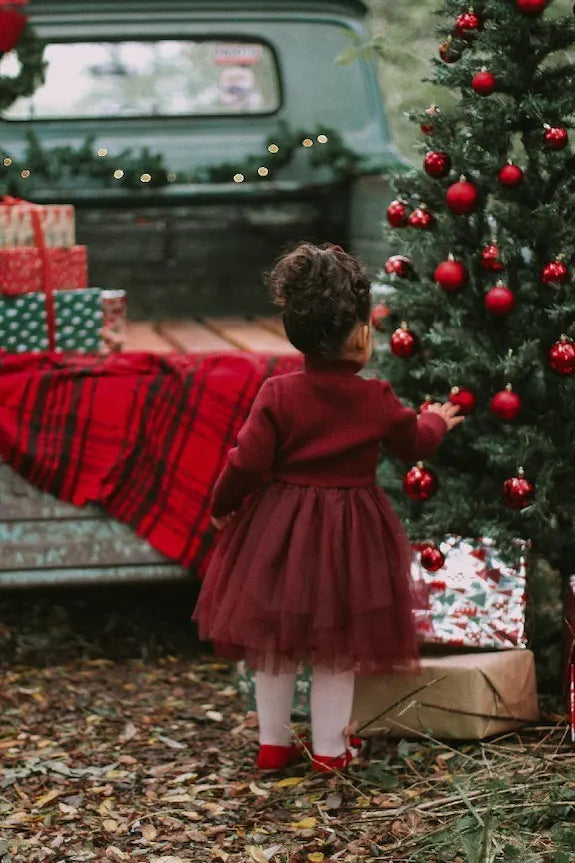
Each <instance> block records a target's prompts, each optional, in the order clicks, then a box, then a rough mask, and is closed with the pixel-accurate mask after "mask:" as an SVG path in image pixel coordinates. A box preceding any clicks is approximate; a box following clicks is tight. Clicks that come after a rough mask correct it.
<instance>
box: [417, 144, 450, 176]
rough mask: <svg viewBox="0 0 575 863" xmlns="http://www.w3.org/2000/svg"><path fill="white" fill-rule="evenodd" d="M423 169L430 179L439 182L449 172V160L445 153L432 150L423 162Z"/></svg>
mask: <svg viewBox="0 0 575 863" xmlns="http://www.w3.org/2000/svg"><path fill="white" fill-rule="evenodd" d="M423 169H424V171H425V173H426V174H428V175H429V176H430V177H434V178H435V179H436V180H440V179H441V178H442V177H447V175H448V174H449V172H450V171H451V159H450V158H449V156H448V155H447V153H441V152H439V151H436V150H432V151H431V152H430V153H428V154H427V155H426V157H425V159H424V160H423Z"/></svg>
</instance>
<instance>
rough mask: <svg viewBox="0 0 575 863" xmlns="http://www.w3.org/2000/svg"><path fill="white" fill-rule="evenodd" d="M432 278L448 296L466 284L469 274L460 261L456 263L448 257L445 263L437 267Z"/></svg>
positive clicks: (450, 256) (451, 256)
mask: <svg viewBox="0 0 575 863" xmlns="http://www.w3.org/2000/svg"><path fill="white" fill-rule="evenodd" d="M433 278H434V279H435V281H436V282H437V284H438V285H439V287H440V288H443V290H444V291H447V293H448V294H456V293H458V292H459V291H461V290H462V289H463V288H464V287H465V285H466V284H467V281H468V279H469V274H468V272H467V268H466V267H465V265H464V264H462V263H461V261H456V260H455V258H454V257H453V255H449V257H448V259H447V260H446V261H442V262H441V263H440V264H438V265H437V267H436V268H435V272H434V273H433Z"/></svg>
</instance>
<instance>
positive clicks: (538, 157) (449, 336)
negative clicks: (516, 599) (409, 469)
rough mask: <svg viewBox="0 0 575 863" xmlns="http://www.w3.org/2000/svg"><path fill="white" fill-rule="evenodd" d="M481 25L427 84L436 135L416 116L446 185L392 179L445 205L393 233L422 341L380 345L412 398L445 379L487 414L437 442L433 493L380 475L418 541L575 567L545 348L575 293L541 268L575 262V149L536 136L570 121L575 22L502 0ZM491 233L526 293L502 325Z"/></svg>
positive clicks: (568, 418) (564, 436)
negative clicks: (497, 550)
mask: <svg viewBox="0 0 575 863" xmlns="http://www.w3.org/2000/svg"><path fill="white" fill-rule="evenodd" d="M474 8H475V10H476V11H477V12H478V13H479V14H480V15H481V16H482V18H483V20H484V28H483V30H482V32H481V33H479V34H478V35H477V36H476V37H475V38H473V39H470V40H469V41H466V42H462V41H459V42H458V41H455V43H454V47H455V48H456V49H457V50H458V51H460V52H461V57H460V59H459V60H458V62H455V63H450V64H445V63H442V62H441V61H440V60H439V59H436V58H433V60H432V65H433V68H434V75H433V81H434V83H435V85H437V86H439V87H441V88H444V89H445V90H446V91H449V92H450V93H451V94H452V101H451V103H450V104H448V105H447V107H444V103H443V100H442V113H441V116H440V118H439V119H436V118H434V131H433V133H432V134H431V135H429V136H424V135H423V134H421V133H420V132H419V128H418V127H419V124H420V123H421V122H422V120H424V119H427V120H429V118H428V117H427V115H426V114H425V111H424V108H425V107H426V106H423V107H422V109H421V111H416V112H413V113H412V115H411V118H412V120H413V122H414V124H416V126H417V128H418V133H417V134H418V137H419V146H418V149H419V153H420V155H419V159H420V160H421V159H422V157H423V154H424V153H425V152H426V151H428V150H441V151H445V152H447V153H448V154H449V155H450V157H451V160H452V164H453V169H452V171H451V173H450V174H449V176H448V177H447V178H445V179H442V180H438V179H433V178H431V177H428V176H427V175H426V174H425V173H423V172H422V171H421V170H419V169H418V170H412V171H410V172H408V173H404V174H403V175H401V176H399V177H397V179H396V183H395V188H396V191H397V193H398V194H400V195H402V196H403V197H404V198H405V199H406V200H407V201H408V203H409V206H410V207H416V206H418V205H419V204H420V202H425V203H426V204H427V205H428V207H429V208H430V210H431V211H432V212H433V213H434V214H435V215H436V218H437V223H436V227H435V229H434V230H433V231H429V232H426V231H418V230H416V229H412V228H407V229H402V230H397V229H389V231H388V235H387V237H386V239H387V241H388V243H389V244H390V246H391V248H392V249H393V251H394V253H401V254H407V255H408V256H409V257H410V258H411V259H412V260H413V262H414V266H415V269H416V272H417V274H418V278H417V280H416V281H409V282H407V281H404V282H401V281H400V280H398V281H396V282H395V283H394V287H395V288H396V290H395V291H394V293H393V295H392V296H391V297H390V299H389V303H388V304H389V306H390V309H391V316H390V318H389V329H390V330H392V329H394V328H395V327H396V326H398V325H399V323H400V322H401V321H407V322H408V325H409V327H410V329H412V330H413V331H414V332H415V333H416V334H417V337H418V340H419V350H418V352H417V353H416V355H415V356H414V357H413V358H412V359H409V360H405V359H397V358H395V357H392V356H390V355H389V354H387V353H384V352H382V353H381V354H380V356H379V361H380V368H381V372H382V374H383V375H384V376H386V377H388V378H389V379H390V380H391V382H392V384H393V385H394V387H395V389H396V390H397V391H398V392H399V394H400V395H401V396H402V397H403V398H404V399H406V400H407V401H409V402H410V403H411V404H412V405H413V406H414V407H415V406H418V405H419V404H420V403H421V402H422V401H423V400H424V398H425V396H426V395H427V394H431V395H432V397H434V398H436V399H438V400H441V401H444V400H445V399H446V398H447V396H448V394H449V391H450V389H451V387H452V386H455V385H457V386H460V387H466V388H469V389H471V390H472V391H473V392H474V393H475V394H476V396H477V399H478V408H477V410H476V412H475V413H474V414H473V415H472V416H471V417H469V418H468V419H467V420H466V421H465V423H464V425H463V427H461V428H460V429H458V430H457V431H456V432H453V433H452V434H451V435H450V437H449V440H448V442H446V443H445V444H443V446H442V447H441V449H440V451H439V453H438V455H437V456H436V457H435V458H434V459H433V461H432V465H433V467H434V469H435V470H436V472H437V473H438V475H439V478H440V484H441V488H440V491H439V493H438V494H437V495H436V497H435V498H434V499H433V500H431V501H429V502H427V503H425V504H423V505H419V504H414V503H411V502H408V501H407V500H406V499H405V497H404V495H403V494H402V493H401V479H402V475H403V473H404V471H405V468H404V467H400V469H399V470H397V469H396V467H395V466H393V465H390V464H387V463H384V464H382V466H381V478H382V480H383V482H384V485H385V486H386V488H389V489H390V491H391V492H392V494H393V495H394V498H395V500H396V503H397V505H398V506H399V508H400V509H401V511H402V514H403V516H404V517H405V519H406V521H407V524H408V527H409V530H410V533H411V534H412V536H413V537H414V538H421V537H436V538H437V537H440V536H442V535H443V534H445V533H448V532H455V533H461V534H463V535H471V536H481V535H483V536H486V535H487V536H491V537H492V538H494V539H495V540H497V541H499V543H500V544H501V545H502V546H503V549H504V551H505V550H506V551H507V552H508V555H509V556H511V555H512V552H513V538H514V537H516V536H521V537H524V538H527V539H531V540H532V541H533V544H534V548H535V550H536V551H537V552H539V553H541V554H543V556H544V557H545V558H546V559H547V560H549V561H551V562H552V563H553V565H554V566H556V567H558V568H559V569H562V570H563V571H564V572H569V571H570V569H571V568H572V567H573V561H574V560H575V535H574V531H573V527H574V524H575V506H574V501H573V491H574V490H575V471H574V469H573V463H572V459H571V453H570V450H571V445H572V441H573V438H574V435H575V419H574V415H573V407H572V406H573V401H574V396H575V380H574V378H575V376H573V377H567V378H561V377H557V376H556V375H554V374H553V373H552V372H551V371H550V369H549V364H548V356H547V354H548V350H549V347H550V346H551V344H552V343H553V342H554V341H556V340H557V339H558V338H559V336H560V335H561V333H563V332H566V333H571V334H572V335H573V336H575V294H574V293H573V290H572V288H570V287H569V286H567V287H563V288H561V287H552V286H549V285H543V284H542V283H541V280H540V271H541V268H542V267H543V265H544V264H545V263H547V262H549V261H551V260H553V259H554V258H555V257H556V255H558V254H559V253H562V254H563V255H565V257H566V259H567V261H572V260H573V258H574V257H575V235H574V234H573V231H572V228H571V225H572V219H573V216H574V215H575V196H574V192H575V181H574V178H573V167H574V164H575V163H574V160H573V157H572V156H571V154H570V151H569V148H567V149H566V150H561V151H556V150H552V149H550V148H548V147H546V146H545V144H544V143H543V124H544V123H549V124H550V125H552V126H566V127H569V126H572V125H573V124H574V122H575V113H574V112H575V87H574V86H573V85H574V84H575V70H574V69H573V67H572V66H570V65H569V64H568V63H565V62H564V58H563V52H564V51H565V49H567V48H568V47H570V46H572V45H573V44H574V43H575V19H574V18H573V16H572V15H571V16H569V17H565V18H555V17H553V16H552V15H551V14H549V13H548V12H546V13H545V14H544V15H543V16H541V17H540V18H535V19H534V18H527V17H524V16H522V15H520V14H518V12H517V11H516V8H515V4H514V3H509V2H507V0H484V2H477V3H474ZM466 9H467V4H464V3H462V2H460V0H445V2H444V3H443V4H442V8H441V13H442V15H443V28H442V32H443V34H444V35H445V34H447V33H448V32H450V31H451V30H452V29H453V22H454V21H455V17H456V16H457V15H458V14H460V13H461V12H462V11H465V10H466ZM482 66H486V67H487V68H488V69H489V70H490V71H491V72H492V73H493V74H494V75H495V76H496V79H497V82H498V86H497V90H496V92H495V93H493V94H492V95H491V96H488V97H481V96H479V95H477V94H476V93H475V92H474V91H473V90H472V88H471V87H470V81H471V78H472V76H473V74H475V72H476V71H477V70H478V69H479V68H481V67H482ZM510 158H513V159H514V160H515V161H517V162H518V163H519V164H520V165H521V166H522V167H523V169H524V171H525V181H524V183H523V184H522V185H521V186H519V187H518V188H516V189H510V188H505V187H502V186H501V185H500V184H498V181H497V176H498V172H499V170H500V168H501V167H502V166H503V165H504V164H505V163H506V162H507V160H508V159H510ZM460 175H465V176H466V177H467V179H468V180H470V181H472V182H473V183H474V184H475V185H476V186H477V187H478V189H479V191H480V196H481V198H480V206H479V207H478V209H477V210H476V211H475V212H474V213H473V214H472V215H470V216H457V215H454V214H453V213H451V212H450V211H449V210H448V208H447V207H446V205H445V192H446V189H447V187H448V186H449V185H451V184H452V183H453V182H455V181H457V179H458V178H459V177H460ZM494 235H495V237H496V240H497V244H498V246H499V248H500V252H501V257H502V260H503V261H504V262H505V265H506V266H505V270H504V271H503V273H502V277H503V278H504V280H505V282H506V284H508V286H509V287H510V288H511V289H512V290H513V292H514V293H515V295H516V298H517V306H516V309H515V311H514V312H512V314H511V315H509V316H508V317H506V318H503V319H494V318H493V317H491V316H490V315H489V313H488V312H487V311H486V310H485V308H484V294H485V292H486V290H487V289H488V287H490V286H492V285H493V284H494V283H495V277H494V275H493V274H492V273H491V274H490V273H488V272H487V271H485V270H484V269H483V267H482V266H481V263H480V252H481V248H482V246H483V245H485V244H487V243H489V242H490V241H491V240H492V238H493V237H494ZM450 252H452V253H453V254H454V255H455V256H456V258H457V259H458V260H461V261H462V262H463V263H464V264H465V265H466V267H467V269H468V271H469V284H468V286H467V287H466V288H465V289H464V290H463V291H462V292H461V293H459V294H449V295H448V294H446V293H445V292H444V291H442V290H441V289H440V288H438V287H436V285H435V284H434V278H433V273H434V270H435V267H436V266H437V264H438V263H439V262H440V261H442V260H445V259H446V258H447V255H448V254H449V253H450ZM508 382H510V383H511V384H512V385H513V388H514V389H515V391H516V392H517V393H518V394H519V395H520V397H521V399H522V402H523V410H522V412H521V414H520V416H519V418H518V419H517V420H515V421H514V422H512V423H502V422H501V421H500V420H497V419H496V418H495V417H494V416H493V415H492V414H491V412H490V411H489V402H490V399H491V397H492V396H493V395H494V394H495V393H496V392H497V391H499V390H501V389H503V388H504V386H505V385H506V384H507V383H508ZM519 465H522V466H523V467H524V468H525V471H526V475H527V476H528V477H529V478H530V479H531V480H532V481H533V482H534V483H535V485H536V498H535V503H534V504H533V505H532V506H530V507H528V508H526V509H524V510H521V511H519V512H514V511H511V510H509V509H507V508H506V507H505V506H504V505H503V503H502V499H501V487H502V483H503V481H504V480H505V479H506V478H507V477H510V476H512V475H514V474H515V473H516V470H517V467H518V466H519Z"/></svg>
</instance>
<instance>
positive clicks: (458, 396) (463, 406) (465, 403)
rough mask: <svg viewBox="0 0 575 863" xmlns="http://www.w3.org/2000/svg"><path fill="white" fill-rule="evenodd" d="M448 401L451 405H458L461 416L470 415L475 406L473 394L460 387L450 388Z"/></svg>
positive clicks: (475, 399) (475, 401) (475, 400)
mask: <svg viewBox="0 0 575 863" xmlns="http://www.w3.org/2000/svg"><path fill="white" fill-rule="evenodd" d="M449 401H450V402H451V404H453V405H459V413H460V414H462V415H463V416H467V415H468V414H472V413H473V411H474V410H475V407H476V405H477V398H476V397H475V394H474V393H472V392H471V390H466V389H462V388H461V387H451V389H450V391H449Z"/></svg>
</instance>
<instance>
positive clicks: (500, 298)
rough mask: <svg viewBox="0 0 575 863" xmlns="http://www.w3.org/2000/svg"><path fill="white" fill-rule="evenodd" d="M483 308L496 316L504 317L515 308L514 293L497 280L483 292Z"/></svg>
mask: <svg viewBox="0 0 575 863" xmlns="http://www.w3.org/2000/svg"><path fill="white" fill-rule="evenodd" d="M485 308H486V309H487V311H488V312H489V313H490V314H492V315H495V316H496V317H505V315H508V314H509V313H510V312H512V311H513V309H514V308H515V294H514V293H513V291H510V290H509V288H508V287H507V286H506V285H504V284H503V282H498V283H497V284H496V285H495V287H494V288H489V290H488V291H487V293H486V294H485Z"/></svg>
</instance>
